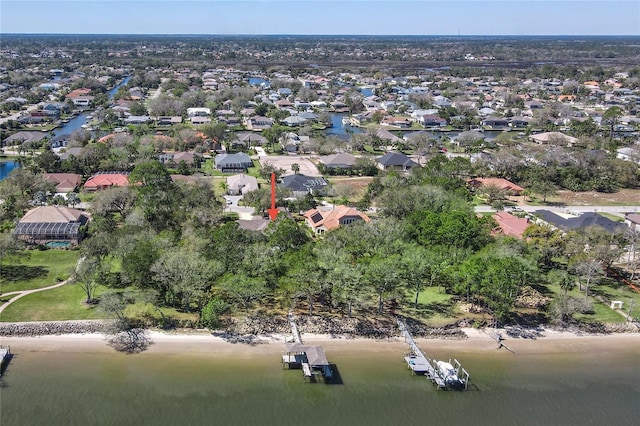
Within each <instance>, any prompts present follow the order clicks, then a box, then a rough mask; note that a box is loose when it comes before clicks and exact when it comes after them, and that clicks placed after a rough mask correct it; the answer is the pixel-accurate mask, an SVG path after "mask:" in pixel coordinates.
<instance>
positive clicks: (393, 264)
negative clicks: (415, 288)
mask: <svg viewBox="0 0 640 426" xmlns="http://www.w3.org/2000/svg"><path fill="white" fill-rule="evenodd" d="M400 271H401V263H400V258H399V256H397V255H393V256H389V257H386V258H373V259H371V261H370V263H369V265H368V267H367V270H366V272H365V274H364V276H365V280H366V283H367V285H368V287H369V288H371V290H372V291H373V292H374V293H375V294H376V295H377V296H378V313H379V314H381V313H382V308H383V306H384V302H385V299H386V298H387V297H388V296H389V295H391V294H394V293H395V292H397V291H398V290H399V289H400V288H401V287H402V285H403V281H402V280H401V275H400Z"/></svg>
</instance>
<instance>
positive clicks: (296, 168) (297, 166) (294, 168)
mask: <svg viewBox="0 0 640 426" xmlns="http://www.w3.org/2000/svg"><path fill="white" fill-rule="evenodd" d="M291 171H293V173H294V174H296V175H297V174H298V173H299V172H300V164H298V163H293V164H292V165H291Z"/></svg>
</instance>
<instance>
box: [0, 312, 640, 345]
mask: <svg viewBox="0 0 640 426" xmlns="http://www.w3.org/2000/svg"><path fill="white" fill-rule="evenodd" d="M405 323H406V325H407V327H408V328H409V330H410V331H411V333H412V334H413V336H414V337H417V338H429V339H450V340H462V339H466V338H467V335H466V334H465V333H464V331H463V330H462V328H463V327H474V326H475V324H473V323H469V322H468V321H464V320H463V321H459V322H457V323H453V324H450V325H447V326H444V327H429V326H427V325H425V324H423V323H420V322H417V321H414V320H411V319H405ZM296 324H297V325H298V329H299V331H300V333H301V334H303V335H304V334H329V335H332V336H344V337H347V338H362V337H364V338H371V339H386V338H391V337H396V336H398V335H399V330H398V325H397V323H396V321H395V319H394V318H391V317H389V318H383V319H360V318H345V317H323V316H308V315H299V316H297V317H296ZM553 329H554V330H557V331H568V332H572V333H575V334H611V333H638V332H639V330H638V327H636V326H635V325H633V324H628V323H624V324H601V325H590V326H584V325H583V326H579V327H578V326H574V327H566V328H555V327H554V328H553ZM113 330H114V329H113V322H112V321H104V320H82V321H34V322H16V323H2V322H0V336H5V337H35V336H47V335H61V334H89V333H105V334H110V333H112V332H113ZM506 330H507V334H508V336H509V337H513V338H518V337H521V338H528V337H527V336H538V337H541V336H542V333H541V332H540V331H539V330H541V328H540V327H538V328H523V327H506ZM176 331H177V330H176ZM182 331H185V332H188V331H193V329H184V330H182ZM212 333H214V334H222V335H225V336H227V337H232V336H236V337H239V336H244V337H246V336H261V335H270V334H280V335H287V334H290V333H291V329H290V327H289V322H288V320H287V317H286V316H284V315H276V316H248V317H234V318H230V319H229V320H228V321H227V322H226V324H225V326H224V327H223V328H222V329H221V330H216V331H212Z"/></svg>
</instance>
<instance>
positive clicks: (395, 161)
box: [376, 152, 418, 172]
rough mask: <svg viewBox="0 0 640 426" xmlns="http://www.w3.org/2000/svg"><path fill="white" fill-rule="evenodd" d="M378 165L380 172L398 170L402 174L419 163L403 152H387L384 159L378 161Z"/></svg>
mask: <svg viewBox="0 0 640 426" xmlns="http://www.w3.org/2000/svg"><path fill="white" fill-rule="evenodd" d="M376 164H377V166H378V168H379V169H380V170H384V171H389V170H396V171H402V172H406V171H408V170H410V169H412V168H413V167H417V166H418V163H416V162H415V161H413V160H412V159H411V158H409V157H408V156H407V155H406V154H403V153H401V152H387V153H386V154H385V155H383V156H382V157H379V158H377V159H376Z"/></svg>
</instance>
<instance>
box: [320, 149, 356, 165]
mask: <svg viewBox="0 0 640 426" xmlns="http://www.w3.org/2000/svg"><path fill="white" fill-rule="evenodd" d="M319 161H320V163H322V164H323V165H324V167H325V168H329V169H351V168H353V166H354V165H355V163H356V157H355V156H354V155H352V154H349V153H347V152H340V153H338V154H332V155H325V156H322V157H320V158H319Z"/></svg>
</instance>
